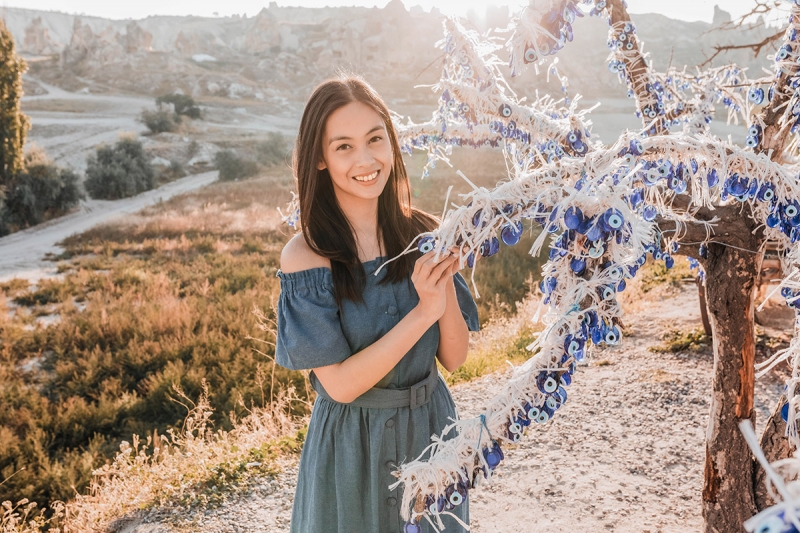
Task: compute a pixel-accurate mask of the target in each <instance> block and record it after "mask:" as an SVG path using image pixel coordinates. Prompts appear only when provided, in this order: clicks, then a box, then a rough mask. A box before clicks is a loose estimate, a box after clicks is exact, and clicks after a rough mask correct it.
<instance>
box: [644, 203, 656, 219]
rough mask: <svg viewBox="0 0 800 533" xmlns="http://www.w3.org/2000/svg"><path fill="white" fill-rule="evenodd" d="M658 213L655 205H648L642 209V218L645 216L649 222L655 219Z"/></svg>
mask: <svg viewBox="0 0 800 533" xmlns="http://www.w3.org/2000/svg"><path fill="white" fill-rule="evenodd" d="M657 215H658V211H657V210H656V208H655V206H652V205H647V206H645V208H644V210H642V218H644V219H645V220H646V221H647V222H652V221H654V220H655V219H656V216H657Z"/></svg>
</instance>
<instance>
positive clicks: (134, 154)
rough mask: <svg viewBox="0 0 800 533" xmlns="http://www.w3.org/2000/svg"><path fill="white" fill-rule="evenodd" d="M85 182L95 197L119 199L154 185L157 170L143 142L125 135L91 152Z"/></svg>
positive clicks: (88, 190)
mask: <svg viewBox="0 0 800 533" xmlns="http://www.w3.org/2000/svg"><path fill="white" fill-rule="evenodd" d="M84 186H85V187H86V191H87V192H88V193H89V195H90V196H91V197H92V198H102V199H106V200H118V199H120V198H127V197H129V196H134V195H136V194H139V193H141V192H144V191H148V190H150V189H152V188H153V187H154V186H155V172H154V170H153V166H152V165H151V164H150V162H149V161H148V160H147V157H146V156H145V153H144V149H143V148H142V143H141V142H139V141H137V140H136V139H131V138H124V139H120V140H119V141H118V142H117V143H116V144H115V145H114V146H103V147H102V148H99V149H98V150H97V154H95V155H91V156H89V159H88V161H87V167H86V181H85V182H84Z"/></svg>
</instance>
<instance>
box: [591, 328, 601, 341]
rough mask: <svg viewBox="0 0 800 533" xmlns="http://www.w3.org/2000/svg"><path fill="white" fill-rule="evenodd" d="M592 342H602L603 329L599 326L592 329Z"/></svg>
mask: <svg viewBox="0 0 800 533" xmlns="http://www.w3.org/2000/svg"><path fill="white" fill-rule="evenodd" d="M592 342H593V343H595V344H600V343H601V342H603V330H601V329H600V328H594V329H593V330H592Z"/></svg>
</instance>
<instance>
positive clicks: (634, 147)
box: [630, 139, 644, 155]
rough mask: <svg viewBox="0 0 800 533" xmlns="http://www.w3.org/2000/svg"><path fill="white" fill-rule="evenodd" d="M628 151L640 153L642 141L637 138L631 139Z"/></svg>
mask: <svg viewBox="0 0 800 533" xmlns="http://www.w3.org/2000/svg"><path fill="white" fill-rule="evenodd" d="M630 151H631V153H632V154H634V155H642V152H644V147H643V146H642V142H641V141H640V140H639V139H633V140H632V141H631V142H630Z"/></svg>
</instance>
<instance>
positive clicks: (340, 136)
mask: <svg viewBox="0 0 800 533" xmlns="http://www.w3.org/2000/svg"><path fill="white" fill-rule="evenodd" d="M382 129H383V124H379V125H377V126H375V127H374V128H372V129H371V130H369V131H368V132H367V134H366V135H364V137H366V136H367V135H369V134H370V133H372V132H374V131H378V130H382ZM350 139H351V137H348V136H347V135H339V136H338V137H334V138H332V139H331V140H330V141H328V144H331V143H335V142H336V141H345V140H347V141H349V140H350Z"/></svg>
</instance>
